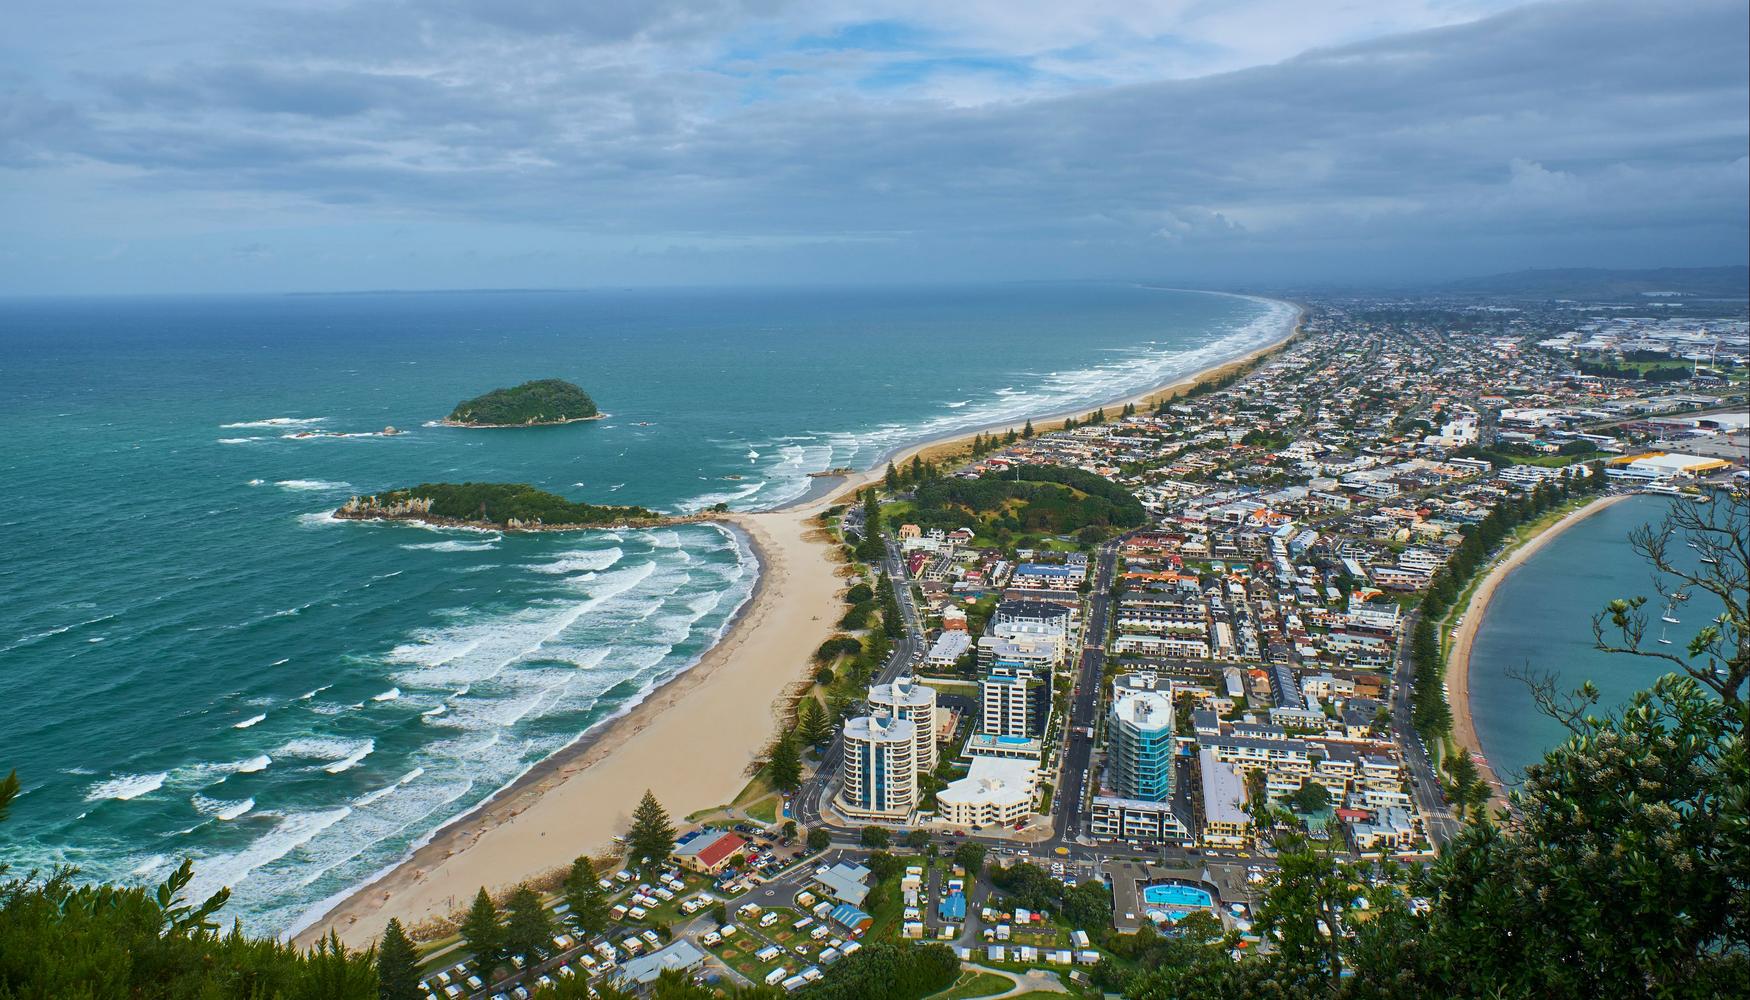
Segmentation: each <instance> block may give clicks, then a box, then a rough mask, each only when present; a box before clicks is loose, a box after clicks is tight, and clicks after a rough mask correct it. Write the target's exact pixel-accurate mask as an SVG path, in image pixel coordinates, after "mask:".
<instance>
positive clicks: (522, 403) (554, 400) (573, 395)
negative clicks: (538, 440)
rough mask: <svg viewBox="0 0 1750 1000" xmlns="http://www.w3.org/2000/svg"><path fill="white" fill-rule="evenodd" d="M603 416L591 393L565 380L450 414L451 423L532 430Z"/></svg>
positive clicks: (509, 392) (503, 392) (494, 395)
mask: <svg viewBox="0 0 1750 1000" xmlns="http://www.w3.org/2000/svg"><path fill="white" fill-rule="evenodd" d="M600 415H601V411H599V410H597V409H596V405H595V400H593V399H590V398H589V393H587V392H584V391H583V390H582V389H579V388H578V387H577V386H575V385H572V384H571V383H570V382H566V381H564V380H562V379H556V378H545V379H540V380H538V381H535V382H524V383H523V384H522V385H519V386H516V387H515V388H512V389H494V390H492V391H491V392H489V393H487V394H485V395H484V396H476V397H474V398H473V399H468V400H463V401H462V402H460V403H457V404H456V408H455V409H454V410H451V411H450V415H449V418H448V420H449V422H450V423H453V424H467V425H470V426H477V427H496V426H530V425H539V424H559V423H565V422H566V421H570V420H584V419H588V418H590V417H596V416H600Z"/></svg>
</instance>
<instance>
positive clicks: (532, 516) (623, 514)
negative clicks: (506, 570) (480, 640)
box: [334, 483, 703, 531]
mask: <svg viewBox="0 0 1750 1000" xmlns="http://www.w3.org/2000/svg"><path fill="white" fill-rule="evenodd" d="M334 516H335V517H337V518H342V519H345V520H352V521H379V520H381V521H417V522H419V523H421V524H433V525H439V526H442V527H455V528H494V529H497V530H499V531H578V530H582V529H585V528H610V527H613V528H618V527H648V526H651V525H657V524H673V523H676V522H679V521H687V520H702V519H703V518H700V517H697V516H693V517H680V518H677V517H669V516H667V515H663V514H658V513H657V512H655V511H653V510H649V509H646V508H644V507H603V506H597V505H596V504H590V503H574V502H573V501H570V500H567V499H565V498H564V497H562V496H559V495H557V494H554V493H548V492H547V491H545V490H539V489H536V488H535V487H533V486H530V485H529V484H527V483H421V484H420V485H418V486H410V487H408V488H406V489H400V490H390V491H389V492H387V493H378V494H375V495H372V496H355V497H353V498H352V499H350V500H348V501H347V502H346V503H344V504H342V505H341V507H340V509H339V510H336V511H335V512H334Z"/></svg>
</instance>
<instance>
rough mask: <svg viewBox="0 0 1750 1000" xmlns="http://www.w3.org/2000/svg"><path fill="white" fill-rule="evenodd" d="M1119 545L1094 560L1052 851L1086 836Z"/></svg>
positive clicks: (1107, 547) (1102, 549) (1109, 544)
mask: <svg viewBox="0 0 1750 1000" xmlns="http://www.w3.org/2000/svg"><path fill="white" fill-rule="evenodd" d="M1119 541H1120V540H1114V541H1110V542H1107V543H1106V544H1104V545H1102V546H1100V548H1099V550H1098V552H1097V553H1096V554H1095V556H1094V581H1093V585H1092V589H1091V591H1090V593H1089V595H1088V618H1087V621H1086V622H1084V623H1083V629H1082V651H1081V660H1080V662H1079V663H1078V664H1077V666H1076V675H1075V687H1074V689H1073V690H1074V692H1075V693H1074V695H1073V696H1072V697H1071V698H1070V703H1069V720H1068V725H1067V726H1066V727H1065V729H1064V734H1065V735H1064V750H1063V754H1062V760H1063V773H1062V777H1061V779H1060V781H1059V783H1058V788H1057V795H1056V797H1055V799H1054V800H1053V803H1052V804H1053V805H1054V806H1055V807H1056V810H1057V812H1056V815H1055V816H1054V817H1053V820H1052V841H1051V846H1052V847H1054V848H1055V847H1061V846H1067V845H1069V844H1071V843H1074V842H1075V841H1076V840H1077V838H1078V837H1079V836H1080V835H1081V834H1082V833H1083V832H1084V831H1085V829H1086V823H1085V822H1084V820H1083V817H1084V815H1085V813H1086V810H1085V808H1084V807H1085V806H1086V804H1087V797H1088V791H1089V789H1088V784H1089V773H1088V769H1089V764H1090V763H1091V762H1092V760H1093V757H1094V738H1093V737H1092V736H1089V735H1086V734H1087V733H1089V732H1091V731H1092V730H1093V728H1094V722H1095V717H1096V715H1097V714H1098V713H1099V710H1100V685H1101V682H1102V680H1103V678H1104V677H1105V673H1106V633H1107V631H1108V629H1109V625H1110V622H1111V605H1112V580H1113V577H1114V576H1115V575H1116V573H1117V571H1118V545H1119Z"/></svg>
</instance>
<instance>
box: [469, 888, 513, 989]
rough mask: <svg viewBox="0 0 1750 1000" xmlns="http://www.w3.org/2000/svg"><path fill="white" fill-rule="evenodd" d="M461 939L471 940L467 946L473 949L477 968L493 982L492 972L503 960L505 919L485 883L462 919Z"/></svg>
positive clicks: (483, 976) (484, 977)
mask: <svg viewBox="0 0 1750 1000" xmlns="http://www.w3.org/2000/svg"><path fill="white" fill-rule="evenodd" d="M462 940H464V941H466V942H468V950H469V951H471V952H473V953H474V971H475V972H477V973H479V974H480V978H481V979H484V980H486V981H487V982H491V981H492V974H493V973H494V972H496V971H497V970H498V967H499V966H501V965H503V964H504V955H505V951H504V922H503V921H502V920H501V919H500V918H499V915H498V907H496V906H493V905H492V897H491V896H488V895H487V894H486V887H485V886H481V887H480V892H479V893H478V894H476V895H475V897H474V905H473V906H472V907H470V908H469V910H468V915H467V916H466V917H464V918H463V919H462Z"/></svg>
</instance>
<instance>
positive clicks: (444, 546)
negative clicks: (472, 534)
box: [401, 538, 498, 552]
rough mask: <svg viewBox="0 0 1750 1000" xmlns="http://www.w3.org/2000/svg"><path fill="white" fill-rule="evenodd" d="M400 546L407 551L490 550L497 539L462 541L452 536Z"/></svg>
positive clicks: (496, 542) (494, 545) (495, 544)
mask: <svg viewBox="0 0 1750 1000" xmlns="http://www.w3.org/2000/svg"><path fill="white" fill-rule="evenodd" d="M401 547H402V548H404V549H407V550H408V551H418V550H421V549H423V550H425V551H427V552H491V551H492V550H493V549H495V548H497V547H498V541H497V540H496V539H494V540H492V541H485V542H463V541H458V540H456V539H454V538H452V539H449V540H447V541H442V542H415V543H412V544H409V545H403V546H401Z"/></svg>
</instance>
